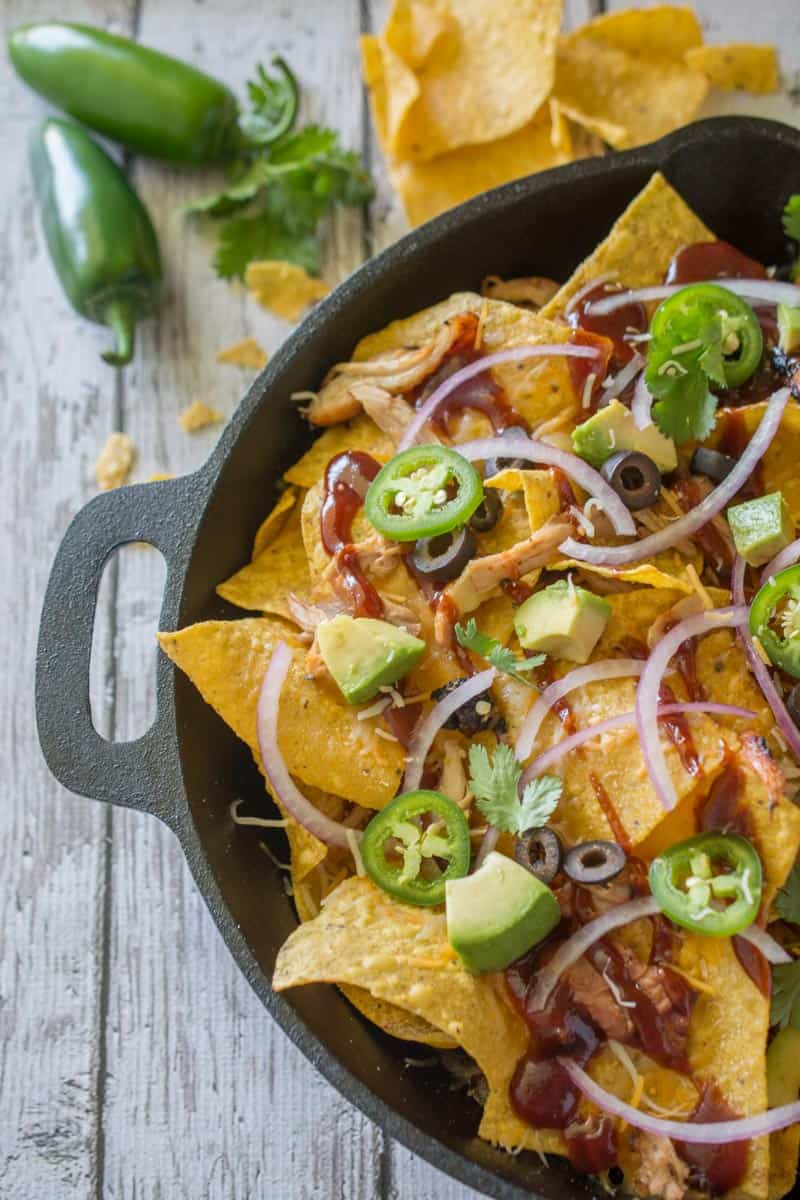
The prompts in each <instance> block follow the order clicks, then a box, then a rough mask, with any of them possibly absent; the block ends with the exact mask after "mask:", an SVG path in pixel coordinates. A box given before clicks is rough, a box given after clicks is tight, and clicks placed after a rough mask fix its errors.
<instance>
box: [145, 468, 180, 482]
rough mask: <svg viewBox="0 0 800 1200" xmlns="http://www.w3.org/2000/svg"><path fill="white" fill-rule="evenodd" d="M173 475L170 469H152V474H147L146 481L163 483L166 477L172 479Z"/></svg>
mask: <svg viewBox="0 0 800 1200" xmlns="http://www.w3.org/2000/svg"><path fill="white" fill-rule="evenodd" d="M174 478H175V476H174V475H173V474H172V472H171V471H154V472H153V474H152V475H148V476H147V482H148V483H163V482H164V480H166V479H174Z"/></svg>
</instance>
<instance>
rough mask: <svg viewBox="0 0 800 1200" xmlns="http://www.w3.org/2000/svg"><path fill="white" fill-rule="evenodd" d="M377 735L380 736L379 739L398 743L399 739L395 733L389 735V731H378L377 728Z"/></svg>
mask: <svg viewBox="0 0 800 1200" xmlns="http://www.w3.org/2000/svg"><path fill="white" fill-rule="evenodd" d="M375 733H376V734H377V735H378V737H381V738H383V740H384V741H385V742H396V741H397V738H396V737H395V736H394V734H393V733H389V731H388V729H378V728H377V727H376V729H375Z"/></svg>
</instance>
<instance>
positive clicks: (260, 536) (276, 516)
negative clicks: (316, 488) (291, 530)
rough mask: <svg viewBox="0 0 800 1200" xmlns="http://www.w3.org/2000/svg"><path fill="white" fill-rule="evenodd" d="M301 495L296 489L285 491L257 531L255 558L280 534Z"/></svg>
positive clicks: (254, 548)
mask: <svg viewBox="0 0 800 1200" xmlns="http://www.w3.org/2000/svg"><path fill="white" fill-rule="evenodd" d="M299 495H300V490H299V488H296V487H287V488H286V490H285V491H283V492H281V494H280V496H279V497H278V499H277V501H276V502H275V507H274V508H273V510H272V512H271V513H269V514H268V515H267V516H266V517H265V518H264V520H263V521H262V522H261V524H260V525H259V527H258V530H257V531H256V536H255V538H254V539H253V554H252V557H253V558H258V556H259V554H260V553H261V551H262V550H264V549H265V548H266V547H267V546H268V545H269V543H270V542H271V541H272V539H273V538H275V537H277V535H278V534H279V533H280V531H281V529H282V528H283V526H284V524H285V522H286V518H287V517H288V516H289V513H290V512H291V511H292V509H293V508H294V506H295V504H296V503H297V499H298V496H299Z"/></svg>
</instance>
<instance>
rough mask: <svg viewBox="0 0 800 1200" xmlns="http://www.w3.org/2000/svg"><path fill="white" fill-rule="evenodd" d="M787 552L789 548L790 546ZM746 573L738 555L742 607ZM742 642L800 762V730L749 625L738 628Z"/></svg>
mask: <svg viewBox="0 0 800 1200" xmlns="http://www.w3.org/2000/svg"><path fill="white" fill-rule="evenodd" d="M787 549H788V547H787ZM744 570H745V561H744V559H743V558H741V557H740V556H739V555H737V556H736V561H735V562H734V564H733V572H732V573H731V595H732V597H733V602H734V604H738V605H743V604H744V603H745V599H744ZM739 641H740V642H741V643H742V647H743V649H744V652H745V655H746V656H747V661H748V663H749V664H750V670H751V671H752V672H753V674H754V675H755V677H756V682H757V683H758V686H759V687H760V688H761V691H762V693H763V695H764V699H765V700H766V702H767V704H768V705H769V706H770V708H771V709H772V715H773V716H774V717H775V723H776V725H777V726H778V728H779V729H780V731H781V733H782V734H783V736H784V737H785V739H786V744H787V745H788V747H789V749H790V750H791V752H792V754H793V755H794V756H795V758H797V759H800V729H798V728H797V726H796V725H795V723H794V721H793V720H792V718H791V717H790V715H789V710H788V709H787V707H786V705H785V704H784V702H783V696H782V695H781V693H780V692H779V691H778V688H777V686H776V684H775V680H774V679H773V678H772V675H771V673H770V669H769V667H768V666H767V664H766V663H765V662H764V660H763V658H762V657H761V655H760V654H759V653H758V651H757V650H756V647H755V643H754V641H753V636H752V634H751V633H750V629H749V627H748V626H747V625H742V626H740V628H739Z"/></svg>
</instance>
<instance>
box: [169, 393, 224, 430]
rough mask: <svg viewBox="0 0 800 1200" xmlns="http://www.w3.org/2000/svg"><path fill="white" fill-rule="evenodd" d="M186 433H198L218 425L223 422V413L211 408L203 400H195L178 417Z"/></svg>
mask: <svg viewBox="0 0 800 1200" xmlns="http://www.w3.org/2000/svg"><path fill="white" fill-rule="evenodd" d="M178 420H179V421H180V423H181V429H182V430H183V431H184V433H197V431H198V430H199V429H205V428H206V427H207V426H209V425H216V424H217V423H218V422H219V421H221V420H222V413H221V412H217V410H216V409H215V408H210V407H209V405H208V404H204V403H203V401H202V400H194V401H192V403H191V404H190V405H189V407H188V408H185V409H184V410H183V412H182V413H181V414H180V416H179V417H178Z"/></svg>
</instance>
